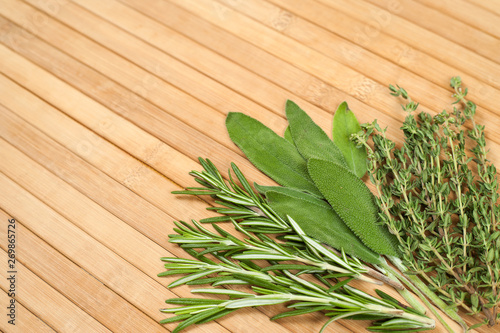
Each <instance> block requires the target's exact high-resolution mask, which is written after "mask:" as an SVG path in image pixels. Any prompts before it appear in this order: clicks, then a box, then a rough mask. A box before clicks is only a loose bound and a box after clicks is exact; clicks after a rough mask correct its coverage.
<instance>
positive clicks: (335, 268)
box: [160, 78, 500, 332]
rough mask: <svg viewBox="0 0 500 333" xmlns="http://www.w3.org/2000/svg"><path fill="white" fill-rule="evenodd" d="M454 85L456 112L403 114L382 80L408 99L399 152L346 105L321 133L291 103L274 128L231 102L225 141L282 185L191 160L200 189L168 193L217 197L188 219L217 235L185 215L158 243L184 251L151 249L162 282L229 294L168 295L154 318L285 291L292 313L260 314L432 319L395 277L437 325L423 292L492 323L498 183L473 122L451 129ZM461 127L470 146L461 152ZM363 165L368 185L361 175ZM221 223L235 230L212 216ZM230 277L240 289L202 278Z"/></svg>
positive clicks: (195, 316) (410, 326)
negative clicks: (204, 214)
mask: <svg viewBox="0 0 500 333" xmlns="http://www.w3.org/2000/svg"><path fill="white" fill-rule="evenodd" d="M460 84H461V82H460V80H459V79H458V78H454V79H453V80H452V86H453V88H454V89H455V95H454V96H455V97H456V99H457V102H460V103H463V104H464V105H465V108H464V110H463V111H459V110H458V109H457V108H454V110H453V112H452V113H451V114H448V113H447V112H445V111H443V112H442V113H440V114H438V115H437V116H435V117H431V116H430V115H427V114H425V113H421V114H420V115H419V116H418V117H416V118H415V117H413V116H412V115H411V112H414V111H415V110H416V109H417V106H418V104H416V103H415V102H413V101H411V100H410V99H409V97H408V94H407V93H406V91H405V90H404V89H401V88H399V87H398V88H395V87H393V86H391V87H390V88H391V93H392V94H393V95H395V96H402V97H403V98H406V99H407V100H408V103H407V104H406V105H404V109H405V110H406V111H408V113H409V116H408V117H407V118H406V120H405V122H404V124H403V127H402V129H403V131H404V133H405V136H406V140H405V143H404V145H403V147H402V148H401V149H396V148H395V144H394V143H393V142H391V141H390V140H388V139H387V138H386V137H385V131H384V130H382V129H381V128H380V127H379V126H378V124H377V123H376V121H374V122H373V123H371V124H365V125H363V126H362V127H361V126H360V125H359V123H358V122H357V120H356V118H355V116H354V114H353V113H352V112H351V111H350V110H349V109H348V107H347V104H346V103H342V104H341V105H340V106H339V108H338V110H337V111H336V113H335V116H334V119H333V133H332V134H333V135H332V137H333V141H332V139H330V138H329V137H328V135H327V134H326V133H325V132H323V130H322V129H321V128H320V127H319V126H318V125H317V124H315V123H314V122H313V121H312V119H311V118H310V117H309V116H308V115H307V114H306V113H305V112H304V111H303V110H301V109H300V108H299V107H298V106H297V105H296V104H295V103H293V102H291V101H288V102H287V104H286V116H287V120H288V122H289V126H288V128H287V130H286V131H285V134H284V136H283V137H281V136H279V135H277V134H276V133H274V132H273V131H272V130H271V129H269V128H268V127H266V126H265V125H264V124H262V123H260V122H258V121H257V120H255V119H253V118H251V117H248V116H246V115H244V114H242V113H230V114H229V115H228V117H227V120H226V126H227V129H228V133H229V136H230V138H231V139H232V140H233V142H234V143H235V144H236V145H238V146H239V147H240V148H241V150H242V151H243V152H244V153H245V155H246V156H247V158H248V159H249V160H250V161H251V162H252V163H253V164H254V165H255V166H256V167H257V168H258V169H260V170H261V171H262V172H264V173H265V174H267V175H268V176H269V177H271V178H272V179H274V180H275V181H276V182H277V183H279V184H280V185H281V186H262V185H258V184H254V186H253V187H252V186H251V185H250V184H249V182H248V181H247V180H246V178H245V177H244V176H243V174H242V173H241V171H240V170H239V169H238V168H237V167H236V165H234V164H232V166H231V170H230V171H229V173H228V180H225V179H224V178H223V177H222V175H221V173H220V172H219V171H218V170H217V168H216V167H215V166H214V165H213V164H212V163H211V162H210V161H209V160H208V159H207V160H204V159H200V163H201V165H202V166H203V169H204V170H203V171H201V172H200V171H192V172H191V174H192V176H193V177H194V179H195V180H196V181H197V182H198V183H199V185H201V186H199V187H190V188H187V189H186V190H185V191H178V192H175V193H179V194H190V195H210V196H212V197H213V198H214V199H215V203H216V204H218V206H217V207H209V208H208V209H210V210H213V211H216V212H218V213H220V214H221V216H218V217H214V218H208V219H203V220H201V221H200V222H205V223H207V222H208V223H212V224H213V226H214V228H215V230H216V233H215V232H211V231H209V230H207V229H206V228H204V227H202V226H201V224H199V223H198V222H196V221H192V223H191V224H190V223H185V222H176V226H177V228H176V229H175V231H176V232H177V234H174V235H170V242H172V243H176V244H179V245H180V246H181V247H183V248H184V249H185V250H186V251H187V252H188V253H189V254H190V255H192V256H193V257H194V259H178V258H163V260H164V261H166V262H167V264H165V267H166V268H167V271H166V272H164V273H161V274H160V275H161V276H167V275H174V274H181V275H184V276H183V277H181V278H179V279H178V280H176V281H174V282H173V283H172V284H171V285H170V287H175V286H178V285H182V284H212V288H208V289H207V288H203V289H196V290H194V291H193V292H202V293H208V294H210V293H211V294H222V295H228V296H229V299H227V300H220V299H218V300H207V299H194V298H181V299H171V300H167V303H170V304H178V305H183V306H181V307H176V308H170V309H165V310H164V312H167V313H174V314H176V316H174V317H171V318H168V319H165V320H164V321H163V322H164V323H167V322H174V321H181V323H180V324H179V326H178V327H177V328H176V330H175V331H176V332H177V331H179V330H181V329H183V328H185V327H187V326H189V325H191V324H195V323H203V322H207V321H210V320H214V319H217V318H220V317H221V316H223V315H225V314H227V313H230V312H232V311H234V310H235V309H237V308H241V307H247V306H259V305H269V304H279V303H284V302H289V307H290V308H293V309H294V310H292V311H288V312H285V313H283V314H280V315H278V316H276V317H275V318H273V319H276V318H282V317H286V316H292V315H299V314H303V313H309V312H315V311H322V312H323V313H325V315H326V316H330V317H331V320H329V321H328V322H327V324H328V323H330V322H331V321H334V320H337V319H340V318H344V319H373V320H375V322H374V324H373V325H372V326H370V327H369V328H368V329H369V330H372V331H380V332H392V331H419V330H426V329H432V328H433V327H434V326H435V324H434V321H433V320H432V319H429V318H428V317H426V316H425V315H424V314H423V312H424V309H422V307H421V306H420V304H419V303H418V302H416V301H415V299H414V298H413V295H412V294H410V293H409V292H408V291H407V290H406V289H405V288H404V287H403V284H404V285H405V286H406V287H407V288H409V289H410V290H411V291H413V292H414V293H415V294H416V295H417V296H418V297H419V298H420V299H421V300H422V301H423V302H424V303H425V304H426V305H427V306H428V307H429V308H430V310H431V311H433V313H434V314H435V316H436V317H437V318H438V319H439V320H440V321H441V322H442V323H443V325H444V326H445V328H446V329H447V330H448V331H449V332H453V330H452V329H451V328H450V327H449V326H448V325H447V323H446V322H445V321H444V320H443V318H441V317H440V316H439V314H438V313H437V312H436V311H435V309H434V307H432V306H430V303H429V302H428V300H427V297H428V298H429V299H430V300H431V301H433V302H434V303H435V304H436V305H437V306H438V307H440V308H441V309H442V310H443V311H445V312H446V313H447V314H448V316H450V317H451V318H452V319H454V320H455V321H457V322H458V323H459V324H461V325H462V327H464V330H465V329H466V328H467V327H466V325H465V322H464V321H463V320H462V319H461V318H460V316H459V315H458V313H457V311H456V307H458V306H461V307H463V308H465V309H466V310H467V311H469V313H471V314H475V313H478V312H481V311H482V312H483V313H484V315H485V316H486V320H485V322H487V323H489V324H490V325H493V324H494V323H495V321H496V318H497V317H498V316H499V314H498V313H497V307H498V303H499V296H498V292H497V290H498V288H499V287H500V286H499V274H500V273H499V267H498V265H499V264H498V263H499V256H500V255H499V248H500V246H499V245H500V244H499V243H500V231H499V230H498V229H499V223H498V218H499V216H498V214H499V209H498V206H497V204H496V201H497V199H498V194H497V189H498V184H497V181H496V170H495V168H494V167H493V166H492V165H490V164H489V163H488V160H487V159H486V149H485V140H484V127H482V126H479V125H476V124H475V123H473V128H472V130H470V131H469V132H468V133H466V132H465V130H464V129H462V126H463V125H464V123H465V121H466V120H470V121H472V122H473V121H474V120H473V116H474V113H475V105H474V104H473V103H471V102H469V101H466V100H465V98H466V95H467V91H466V90H465V91H463V90H462V89H461V86H460ZM466 136H468V137H469V138H470V139H471V140H472V141H473V142H475V143H476V145H475V147H474V148H473V149H472V150H471V152H472V154H473V156H471V157H469V156H468V155H467V153H466V148H465V139H466ZM370 139H371V141H373V144H372V146H373V148H372V147H371V146H370V144H369V143H368V142H369V140H370ZM367 151H368V154H367ZM367 160H368V164H367V163H366V161H367ZM470 164H476V165H477V169H476V170H475V171H473V170H471V169H470V168H469V167H468V166H469V165H470ZM367 170H368V172H369V174H370V179H371V181H372V182H373V183H374V184H375V187H376V189H377V191H378V195H377V196H374V195H373V194H372V193H371V192H370V190H369V189H368V188H367V187H366V185H365V183H364V182H363V181H362V180H361V179H360V178H361V177H363V175H364V174H365V173H366V171H367ZM474 172H476V173H477V176H476V175H475V174H474ZM254 188H255V190H257V191H255V190H254ZM228 221H229V222H231V223H232V225H233V226H234V229H235V232H237V233H239V234H240V235H241V238H238V237H235V236H233V235H232V234H230V233H228V232H226V231H224V230H223V229H222V228H220V227H218V226H217V225H216V224H215V223H218V222H228ZM384 256H385V257H386V258H389V259H390V260H391V261H392V262H393V263H394V264H395V265H396V266H397V267H398V268H399V270H400V271H401V272H402V273H404V275H402V274H401V273H400V272H397V271H396V270H394V269H393V268H392V267H391V266H389V265H388V264H387V262H386V260H385V259H384ZM262 260H264V261H265V262H266V263H267V264H266V265H264V266H263V267H261V266H262V264H261V263H262ZM256 261H258V262H259V263H260V266H259V265H257V262H256ZM418 276H420V277H421V278H422V279H423V280H420V278H419V277H418ZM352 279H358V280H362V281H366V282H371V283H378V284H380V283H382V282H384V283H387V284H389V285H391V286H393V287H394V288H396V289H397V290H398V291H399V292H400V294H401V295H402V296H403V297H404V298H405V300H406V301H407V302H408V303H409V304H410V305H411V306H412V307H413V308H412V307H408V306H404V305H402V304H400V303H399V302H397V301H396V300H395V299H393V298H392V297H390V296H388V295H386V294H384V293H382V292H380V291H377V293H378V295H379V297H380V298H377V297H374V296H371V295H368V294H366V293H364V292H362V291H360V290H357V289H355V288H353V287H351V286H349V285H348V283H349V282H350V281H351V280H352ZM237 284H246V285H249V286H251V288H252V291H253V292H240V291H235V290H232V289H221V288H215V287H218V286H225V287H227V286H231V285H237ZM427 285H429V286H430V289H429V288H428V287H427ZM325 326H326V325H325Z"/></svg>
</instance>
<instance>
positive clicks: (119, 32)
mask: <svg viewBox="0 0 500 333" xmlns="http://www.w3.org/2000/svg"><path fill="white" fill-rule="evenodd" d="M499 22H500V1H498V0H495V1H479V0H467V1H466V0H454V1H451V0H446V1H431V0H418V1H410V0H382V1H376V0H363V1H348V0H314V1H305V0H304V1H289V0H168V1H167V0H165V1H162V0H106V1H100V0H74V1H67V0H43V1H40V0H25V1H20V0H0V42H1V44H0V59H1V60H0V156H1V158H0V221H1V227H0V248H1V249H0V253H1V258H2V259H1V261H2V264H1V267H2V268H1V278H0V288H1V290H0V298H1V302H0V304H2V306H1V309H2V310H0V312H2V313H1V316H0V318H1V320H0V330H2V331H3V332H54V331H55V332H110V331H111V332H167V331H171V330H173V329H174V328H175V324H168V325H160V324H159V323H158V322H159V321H160V320H162V319H164V318H166V317H167V316H166V315H164V314H162V313H161V312H160V311H159V309H161V308H164V307H165V303H164V301H165V299H167V298H173V297H190V295H191V294H190V292H189V289H190V288H188V287H178V288H175V289H171V290H170V289H168V288H167V287H166V286H167V285H168V284H169V283H170V282H172V281H173V279H174V278H175V277H165V278H159V277H157V274H158V273H160V272H162V271H163V270H164V269H163V264H162V262H161V261H160V258H161V257H164V256H179V257H187V255H186V254H185V253H184V252H183V250H181V249H180V248H179V247H178V246H175V245H173V244H169V243H168V234H171V233H173V231H172V229H173V221H175V220H190V219H201V218H205V217H209V216H212V215H213V213H210V212H209V211H206V210H205V208H206V207H207V206H208V205H211V204H212V202H211V201H209V200H208V199H207V198H191V197H179V196H175V195H173V194H171V191H174V190H180V189H183V188H184V187H186V186H194V184H195V183H194V182H193V180H192V178H191V177H190V176H189V175H188V172H189V171H191V170H200V166H199V164H198V162H197V158H198V157H199V156H201V157H209V158H210V159H211V160H212V161H213V162H214V163H215V165H216V166H217V167H218V168H219V169H220V170H227V168H228V167H229V165H230V162H235V163H236V164H237V165H238V166H239V167H240V168H241V169H242V171H243V172H244V174H245V175H246V176H247V178H249V180H250V181H252V182H253V181H256V182H258V183H261V184H273V183H272V181H270V180H269V179H268V178H267V177H265V176H263V175H262V174H261V173H259V172H258V171H257V170H256V169H255V168H254V167H253V166H252V165H251V164H250V163H249V162H248V161H247V160H246V159H245V158H244V156H243V155H242V153H241V152H240V151H239V150H238V149H237V147H236V146H235V145H233V144H232V142H231V141H230V139H229V137H228V135H227V133H226V129H225V125H224V121H225V116H226V114H227V113H228V112H230V111H241V112H244V113H246V114H248V115H250V116H252V117H255V118H257V119H259V120H261V121H262V122H264V123H265V124H266V125H268V126H269V127H271V128H272V129H273V130H275V131H277V132H278V133H282V132H283V131H284V129H285V126H286V122H285V117H284V105H285V101H286V100H287V99H291V100H293V101H295V102H296V103H297V104H299V105H300V106H301V107H302V108H303V109H304V110H306V111H307V112H308V113H309V114H310V115H311V117H312V118H313V120H315V121H316V122H318V123H319V124H320V125H321V126H322V127H323V129H325V131H327V132H329V131H331V120H332V115H333V112H334V110H335V109H336V107H337V106H338V105H339V104H340V103H341V102H342V101H347V102H348V104H349V106H350V108H351V109H352V110H353V111H354V113H355V114H356V116H357V117H358V119H359V120H360V122H368V121H372V120H374V119H378V122H379V124H380V125H382V126H384V127H385V126H388V127H389V136H390V137H391V138H393V139H395V140H396V141H398V142H401V133H400V130H399V127H400V125H401V122H402V120H403V119H404V114H403V112H402V111H401V108H400V106H399V103H400V102H401V101H399V100H398V99H396V98H394V97H392V96H390V95H389V92H388V89H387V86H388V85H389V84H391V83H392V84H399V85H400V86H402V87H404V88H405V89H406V90H407V91H409V93H410V95H411V96H412V98H413V99H414V100H416V101H418V102H420V108H421V110H425V111H429V112H433V113H434V112H436V111H441V110H442V109H443V108H446V107H448V106H449V103H450V102H451V101H452V98H451V90H450V88H449V79H450V78H451V77H452V76H456V75H459V76H461V77H462V79H463V81H464V84H465V85H466V86H467V87H469V88H470V93H469V97H470V99H471V100H473V101H475V102H476V103H477V104H478V107H479V108H478V112H477V117H476V120H477V121H478V122H479V123H482V124H486V125H487V126H486V136H487V138H488V140H489V148H490V149H491V153H490V155H489V156H490V158H491V160H493V161H494V162H495V163H497V165H500V134H499V132H498V131H497V129H498V128H499V126H500V113H499V111H498V105H500V79H499V78H500V29H499V28H498V27H499V25H498V23H499ZM365 180H366V181H368V180H367V178H366V177H365ZM211 214H212V215H211ZM12 219H15V226H16V229H15V232H16V238H15V240H16V243H15V246H16V248H15V251H16V252H15V256H16V262H15V267H14V268H13V270H15V273H14V275H15V283H14V285H12V284H11V283H10V282H11V281H9V280H8V279H7V278H9V277H11V275H12V274H11V273H8V271H11V270H12V269H9V267H8V266H7V262H8V250H9V247H8V225H9V224H13V223H14V222H13V220H12ZM9 221H10V222H9ZM11 222H12V223H11ZM224 228H225V229H226V230H228V231H230V230H231V229H232V228H231V226H229V225H224ZM11 268H12V267H11ZM355 285H356V286H357V287H359V288H361V289H363V290H366V291H370V292H371V291H373V287H371V286H370V285H367V284H363V283H357V284H355ZM13 286H14V290H15V293H16V297H15V298H16V312H15V323H16V325H15V326H13V325H11V324H9V323H8V321H7V320H8V319H9V318H8V317H7V314H8V309H7V306H8V305H9V304H10V296H9V293H10V292H9V291H10V290H11V288H12V287H13ZM382 289H383V290H384V291H386V292H388V293H390V294H391V295H394V292H393V290H392V289H390V288H385V287H384V288H382ZM283 309H284V307H282V306H268V307H263V308H253V309H243V310H239V311H236V312H234V313H232V314H231V315H229V316H227V317H224V318H221V319H218V320H217V321H216V322H211V323H208V324H204V325H199V326H195V327H191V328H189V329H188V330H186V332H211V333H212V332H273V333H274V332H278V333H279V332H283V333H284V332H318V331H319V330H320V328H321V326H322V325H323V324H324V323H325V322H326V319H325V318H324V317H323V316H322V315H320V314H317V313H316V314H309V315H303V316H300V317H292V318H284V319H280V320H278V321H275V322H271V321H269V318H270V317H272V316H273V315H275V314H277V313H279V312H280V311H282V310H283ZM465 318H466V320H467V321H468V323H469V324H473V323H475V321H474V320H472V319H471V318H469V317H465ZM368 324H369V323H368V322H367V321H347V320H340V321H338V322H335V323H332V324H331V325H330V326H329V327H328V329H326V330H325V332H341V333H347V332H355V333H357V332H364V331H365V328H366V327H367V326H368ZM451 325H452V327H454V328H455V329H456V331H457V332H459V331H460V330H459V327H458V325H456V324H454V323H452V324H451ZM477 331H478V332H484V333H487V332H498V327H496V328H491V329H490V328H487V327H482V328H480V329H478V330H477ZM432 332H445V330H444V329H443V328H442V326H440V324H438V328H437V329H435V330H434V331H432Z"/></svg>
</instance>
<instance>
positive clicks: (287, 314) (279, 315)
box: [271, 305, 330, 320]
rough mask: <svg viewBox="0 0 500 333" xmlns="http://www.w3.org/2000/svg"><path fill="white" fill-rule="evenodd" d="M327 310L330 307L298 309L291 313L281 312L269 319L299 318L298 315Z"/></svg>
mask: <svg viewBox="0 0 500 333" xmlns="http://www.w3.org/2000/svg"><path fill="white" fill-rule="evenodd" d="M329 308H330V306H328V305H323V306H312V307H308V308H307V309H300V310H292V311H287V312H282V313H279V314H277V315H275V316H273V317H271V320H278V319H281V318H286V317H292V316H300V315H303V314H307V313H311V312H319V311H323V310H326V309H329Z"/></svg>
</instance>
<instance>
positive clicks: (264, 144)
mask: <svg viewBox="0 0 500 333" xmlns="http://www.w3.org/2000/svg"><path fill="white" fill-rule="evenodd" d="M226 127H227V131H228V133H229V136H230V138H231V140H232V141H233V142H234V143H235V144H236V145H237V146H238V147H240V149H241V150H242V151H243V152H244V153H245V155H246V156H247V158H248V159H249V160H250V162H252V163H253V164H254V165H255V166H256V167H257V168H258V169H259V170H261V171H262V172H264V173H265V174H266V175H268V176H269V177H271V178H272V179H273V180H275V181H276V182H277V183H279V184H281V185H284V186H288V187H293V188H297V189H300V190H302V191H306V192H309V193H312V194H314V195H317V196H321V193H320V192H319V191H318V189H317V188H316V187H315V186H314V183H313V182H312V180H311V178H310V177H309V174H308V173H307V163H306V161H305V160H304V158H303V157H302V156H301V155H300V154H299V153H298V152H297V150H296V148H295V147H294V146H293V144H291V143H290V142H288V141H287V140H286V139H284V138H282V137H280V136H279V135H277V134H276V133H274V132H273V131H272V130H271V129H269V128H268V127H266V126H265V125H263V124H262V123H261V122H259V121H258V120H256V119H253V118H252V117H249V116H247V115H245V114H243V113H239V112H230V113H229V114H228V116H227V118H226Z"/></svg>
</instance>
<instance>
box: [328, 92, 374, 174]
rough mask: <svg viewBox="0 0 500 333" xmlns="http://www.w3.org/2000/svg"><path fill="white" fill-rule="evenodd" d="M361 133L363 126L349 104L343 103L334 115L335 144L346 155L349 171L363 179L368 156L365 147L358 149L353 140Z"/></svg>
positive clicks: (333, 132)
mask: <svg viewBox="0 0 500 333" xmlns="http://www.w3.org/2000/svg"><path fill="white" fill-rule="evenodd" d="M359 131H361V126H360V125H359V122H358V120H357V119H356V116H355V115H354V113H353V112H352V111H351V110H349V107H348V106H347V103H346V102H343V103H342V104H340V105H339V107H338V108H337V111H336V112H335V114H334V115H333V128H332V137H333V142H335V144H336V145H337V147H339V149H340V151H341V152H342V154H343V155H344V158H345V160H346V162H347V166H348V167H349V169H351V170H352V171H353V172H354V173H355V174H356V175H357V176H358V177H359V178H361V177H363V176H364V175H365V173H366V170H367V166H366V160H367V157H368V155H367V153H366V148H365V147H356V146H357V144H356V143H355V142H354V141H352V140H351V135H352V134H355V133H358V132H359Z"/></svg>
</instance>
